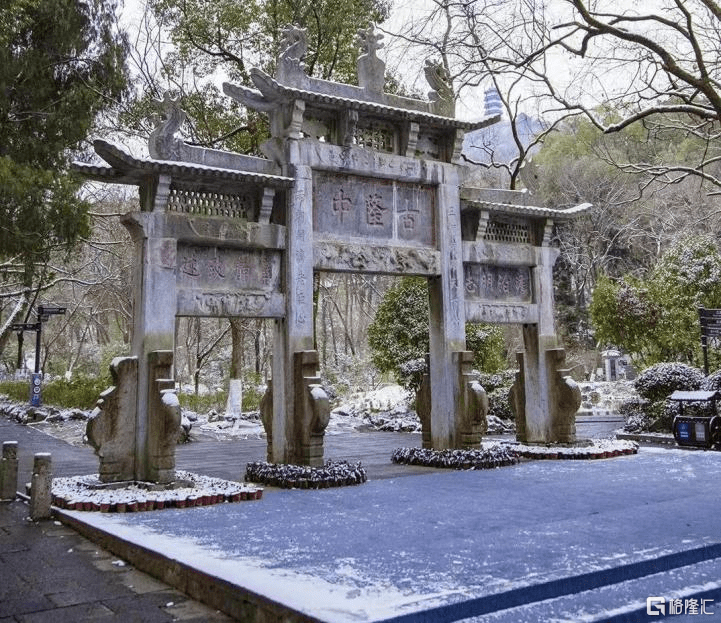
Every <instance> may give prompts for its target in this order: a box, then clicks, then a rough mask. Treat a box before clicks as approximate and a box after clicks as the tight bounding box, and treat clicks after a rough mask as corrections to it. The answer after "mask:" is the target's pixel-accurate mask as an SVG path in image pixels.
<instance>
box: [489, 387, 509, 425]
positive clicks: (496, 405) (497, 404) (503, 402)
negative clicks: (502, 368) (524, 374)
mask: <svg viewBox="0 0 721 623" xmlns="http://www.w3.org/2000/svg"><path fill="white" fill-rule="evenodd" d="M510 392H511V388H510V387H497V388H496V389H494V390H493V391H492V392H488V415H494V416H496V417H497V418H500V419H501V420H514V419H515V415H514V413H513V411H512V410H511V403H510V402H509V400H508V394H509V393H510Z"/></svg>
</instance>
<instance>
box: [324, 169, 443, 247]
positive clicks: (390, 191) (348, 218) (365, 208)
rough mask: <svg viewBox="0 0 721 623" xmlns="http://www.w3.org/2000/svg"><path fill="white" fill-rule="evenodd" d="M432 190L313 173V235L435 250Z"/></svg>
mask: <svg viewBox="0 0 721 623" xmlns="http://www.w3.org/2000/svg"><path fill="white" fill-rule="evenodd" d="M434 204H435V190H434V188H433V187H432V186H428V185H420V184H411V183H404V182H399V181H392V180H383V179H367V178H363V177H358V176H350V175H339V174H332V173H322V172H316V173H314V193H313V206H314V223H313V227H314V230H315V231H316V232H318V233H321V234H329V235H330V236H332V237H333V238H342V239H347V238H348V237H363V238H369V239H370V240H371V241H372V242H379V241H385V242H389V243H391V244H393V243H395V244H399V245H404V246H407V245H411V246H426V247H434V246H435V234H434V220H433V219H434V217H433V212H434Z"/></svg>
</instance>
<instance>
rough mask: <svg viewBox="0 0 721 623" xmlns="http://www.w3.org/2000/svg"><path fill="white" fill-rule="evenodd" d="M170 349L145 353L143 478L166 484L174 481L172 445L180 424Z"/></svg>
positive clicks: (176, 437)
mask: <svg viewBox="0 0 721 623" xmlns="http://www.w3.org/2000/svg"><path fill="white" fill-rule="evenodd" d="M172 366H173V351H170V350H156V351H153V352H151V353H149V354H148V377H149V379H148V380H149V383H148V393H149V394H150V395H149V396H148V435H147V440H148V441H147V444H148V447H147V453H148V461H147V469H148V473H147V475H145V476H143V477H142V479H143V480H149V481H151V482H158V483H169V482H172V481H173V480H175V446H176V444H177V442H178V429H179V427H180V403H179V402H178V397H177V396H176V395H175V381H174V380H173V379H172V378H171V377H172Z"/></svg>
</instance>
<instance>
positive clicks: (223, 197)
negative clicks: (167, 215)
mask: <svg viewBox="0 0 721 623" xmlns="http://www.w3.org/2000/svg"><path fill="white" fill-rule="evenodd" d="M256 203H257V201H256V199H255V197H254V196H252V195H250V194H243V195H228V194H223V193H210V192H199V191H196V190H179V189H176V188H173V189H171V191H170V195H169V197H168V210H170V211H172V212H182V213H184V214H198V215H200V216H225V217H228V218H237V219H250V218H252V217H253V216H254V215H255V212H256V209H255V207H256Z"/></svg>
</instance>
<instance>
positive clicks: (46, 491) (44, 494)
mask: <svg viewBox="0 0 721 623" xmlns="http://www.w3.org/2000/svg"><path fill="white" fill-rule="evenodd" d="M52 487H53V474H52V457H51V456H50V453H49V452H38V453H36V454H35V459H34V461H33V476H32V482H31V485H30V519H32V520H33V521H38V520H39V519H50V517H51V514H52V510H51V508H50V505H51V502H52V495H53V492H52Z"/></svg>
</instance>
